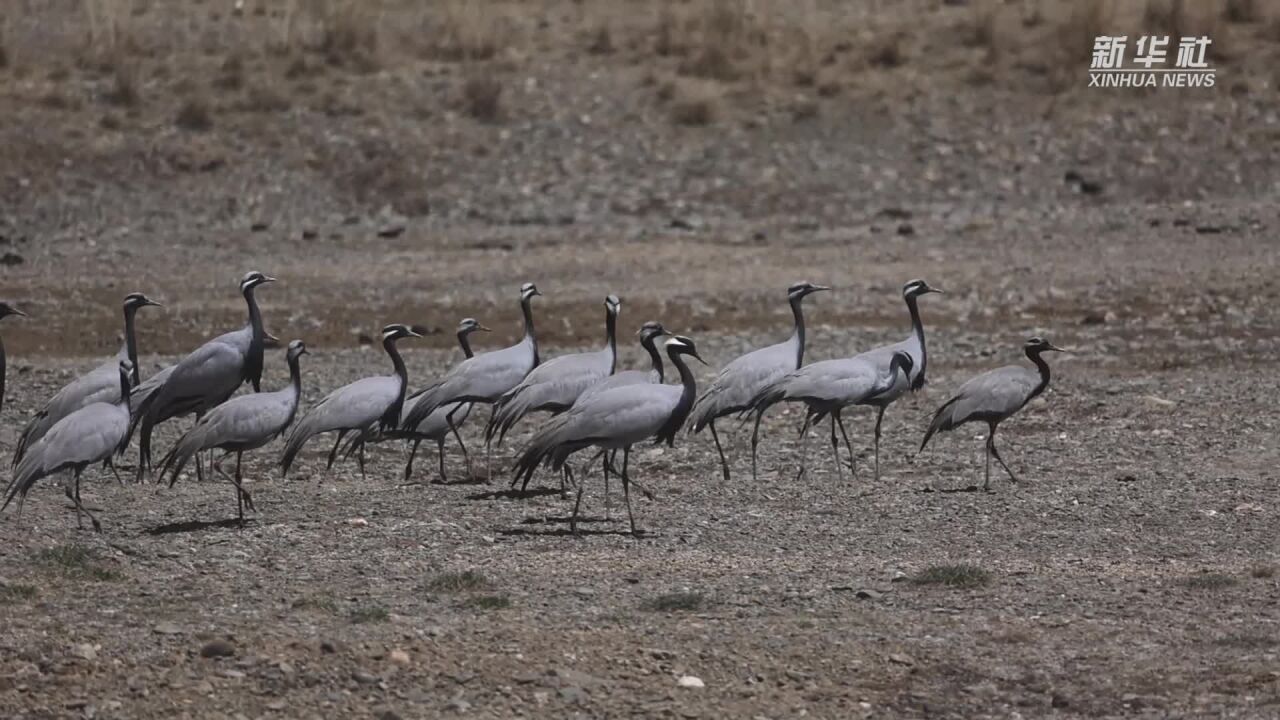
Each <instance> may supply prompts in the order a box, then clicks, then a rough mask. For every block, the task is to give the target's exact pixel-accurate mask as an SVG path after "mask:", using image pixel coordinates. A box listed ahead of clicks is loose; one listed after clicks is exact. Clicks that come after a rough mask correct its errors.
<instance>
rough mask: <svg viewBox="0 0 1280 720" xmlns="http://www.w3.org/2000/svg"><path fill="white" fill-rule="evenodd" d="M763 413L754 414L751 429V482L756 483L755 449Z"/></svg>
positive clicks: (758, 440) (757, 444)
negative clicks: (753, 422)
mask: <svg viewBox="0 0 1280 720" xmlns="http://www.w3.org/2000/svg"><path fill="white" fill-rule="evenodd" d="M763 417H764V413H762V412H757V413H756V424H755V425H754V426H752V428H751V481H752V482H756V481H758V480H759V479H760V476H759V475H758V474H757V473H756V448H757V447H759V446H760V419H761V418H763Z"/></svg>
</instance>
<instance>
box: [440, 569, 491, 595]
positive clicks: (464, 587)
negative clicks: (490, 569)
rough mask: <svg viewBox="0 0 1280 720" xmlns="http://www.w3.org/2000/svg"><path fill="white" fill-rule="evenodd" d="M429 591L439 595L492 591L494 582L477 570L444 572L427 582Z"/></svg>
mask: <svg viewBox="0 0 1280 720" xmlns="http://www.w3.org/2000/svg"><path fill="white" fill-rule="evenodd" d="M427 589H428V590H430V591H432V592H438V593H458V592H473V591H480V590H492V589H493V582H492V581H491V580H489V578H487V577H485V576H484V575H483V574H481V573H479V572H477V571H475V570H463V571H462V572H442V573H440V574H439V575H436V576H435V577H433V578H431V579H430V580H428V581H427Z"/></svg>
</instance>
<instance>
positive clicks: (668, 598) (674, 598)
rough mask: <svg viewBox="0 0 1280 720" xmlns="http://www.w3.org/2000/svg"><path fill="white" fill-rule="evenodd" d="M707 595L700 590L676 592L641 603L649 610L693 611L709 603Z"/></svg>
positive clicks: (643, 607) (642, 606)
mask: <svg viewBox="0 0 1280 720" xmlns="http://www.w3.org/2000/svg"><path fill="white" fill-rule="evenodd" d="M709 604H710V603H709V601H708V600H707V597H706V596H705V595H703V594H702V593H698V592H676V593H667V594H666V595H659V596H657V597H655V598H650V599H649V600H645V601H644V602H643V603H641V605H640V608H641V609H642V610H648V611H649V612H693V611H695V610H701V609H703V608H705V607H706V606H707V605H709Z"/></svg>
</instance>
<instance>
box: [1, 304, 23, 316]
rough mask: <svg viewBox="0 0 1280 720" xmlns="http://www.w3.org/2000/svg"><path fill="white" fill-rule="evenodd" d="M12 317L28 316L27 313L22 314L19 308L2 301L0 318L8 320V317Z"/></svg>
mask: <svg viewBox="0 0 1280 720" xmlns="http://www.w3.org/2000/svg"><path fill="white" fill-rule="evenodd" d="M10 315H17V316H19V317H26V316H27V314H26V313H24V312H22V311H21V310H19V309H18V308H16V307H14V306H12V305H10V304H9V303H7V302H4V301H0V318H6V317H9V316H10Z"/></svg>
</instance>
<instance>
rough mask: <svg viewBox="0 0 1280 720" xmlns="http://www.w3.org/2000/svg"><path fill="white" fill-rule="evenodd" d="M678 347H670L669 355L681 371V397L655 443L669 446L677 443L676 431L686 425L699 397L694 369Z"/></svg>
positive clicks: (656, 437)
mask: <svg viewBox="0 0 1280 720" xmlns="http://www.w3.org/2000/svg"><path fill="white" fill-rule="evenodd" d="M677 349H678V348H675V347H669V348H668V349H667V357H669V358H671V364H672V365H675V366H676V369H677V370H679V371H680V385H681V386H682V387H681V390H680V399H679V400H678V401H677V402H676V407H675V409H674V410H672V411H671V416H670V417H669V418H667V421H666V422H665V423H664V424H663V425H662V428H661V429H659V430H658V434H657V435H656V436H655V437H654V444H655V445H660V444H662V443H663V442H666V443H667V446H668V447H672V446H674V444H675V439H676V433H677V432H679V431H680V428H681V427H683V426H684V421H685V420H686V419H688V417H689V411H690V410H692V409H693V400H694V398H695V397H697V393H698V384H697V381H696V380H695V379H694V377H693V371H692V370H690V369H689V364H688V363H687V362H685V359H684V355H683V354H682V353H679V352H676V350H677Z"/></svg>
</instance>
